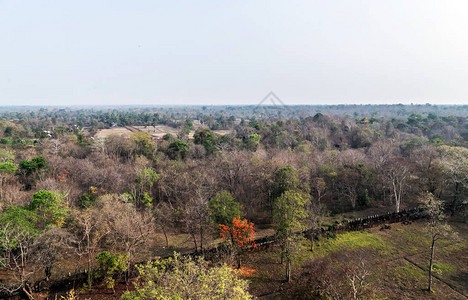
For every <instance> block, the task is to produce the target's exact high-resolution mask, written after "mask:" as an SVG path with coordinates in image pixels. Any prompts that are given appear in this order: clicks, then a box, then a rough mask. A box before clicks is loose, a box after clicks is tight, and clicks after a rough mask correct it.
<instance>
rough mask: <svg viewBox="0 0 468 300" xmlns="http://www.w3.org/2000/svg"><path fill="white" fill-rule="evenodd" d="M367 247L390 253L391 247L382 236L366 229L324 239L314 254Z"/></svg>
mask: <svg viewBox="0 0 468 300" xmlns="http://www.w3.org/2000/svg"><path fill="white" fill-rule="evenodd" d="M358 248H367V249H372V250H377V251H378V252H379V253H381V254H388V253H390V251H391V247H390V246H389V245H388V244H387V243H386V242H385V241H384V240H383V239H382V237H380V236H378V235H375V234H372V233H370V232H366V231H352V232H345V233H341V234H338V235H337V236H336V238H335V239H333V238H328V239H322V240H320V241H319V242H318V245H317V247H315V250H314V253H313V256H325V255H328V254H330V253H333V252H337V251H341V250H355V249H358Z"/></svg>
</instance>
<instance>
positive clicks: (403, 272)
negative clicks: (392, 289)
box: [392, 263, 426, 281]
mask: <svg viewBox="0 0 468 300" xmlns="http://www.w3.org/2000/svg"><path fill="white" fill-rule="evenodd" d="M392 275H393V276H394V278H395V279H396V280H398V281H406V280H408V279H411V280H423V279H425V278H426V273H425V272H423V270H421V269H419V268H418V267H416V266H413V265H412V264H409V263H408V264H405V265H403V266H397V267H395V268H394V269H393V270H392Z"/></svg>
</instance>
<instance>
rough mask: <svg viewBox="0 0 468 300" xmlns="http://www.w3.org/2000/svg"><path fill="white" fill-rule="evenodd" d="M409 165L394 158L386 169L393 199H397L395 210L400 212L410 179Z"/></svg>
mask: <svg viewBox="0 0 468 300" xmlns="http://www.w3.org/2000/svg"><path fill="white" fill-rule="evenodd" d="M409 175H410V173H409V167H408V165H407V164H406V163H405V162H403V161H401V160H397V159H394V160H392V161H389V162H388V163H387V164H386V166H385V170H384V176H385V177H386V179H387V181H388V182H387V184H388V186H389V188H390V190H391V192H392V195H393V200H394V201H395V211H396V212H397V213H398V212H400V207H401V202H402V199H403V195H404V193H405V192H406V188H407V185H408V180H409Z"/></svg>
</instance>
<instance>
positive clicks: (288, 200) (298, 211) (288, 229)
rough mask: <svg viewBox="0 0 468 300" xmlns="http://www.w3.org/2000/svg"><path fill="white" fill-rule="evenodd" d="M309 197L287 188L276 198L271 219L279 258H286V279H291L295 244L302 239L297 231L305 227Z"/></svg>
mask: <svg viewBox="0 0 468 300" xmlns="http://www.w3.org/2000/svg"><path fill="white" fill-rule="evenodd" d="M309 202H310V200H309V197H308V196H307V195H305V194H303V193H301V192H297V191H293V190H289V191H286V192H284V193H283V194H282V195H281V196H280V197H278V198H276V200H275V202H274V208H273V219H274V227H275V230H276V235H277V237H278V239H279V240H280V242H281V249H282V253H281V258H283V257H284V258H286V281H287V282H289V281H290V280H291V260H292V258H293V256H294V250H295V247H296V245H298V244H299V243H300V241H301V240H302V236H301V235H298V234H297V232H298V231H302V230H304V229H305V219H306V217H307V210H306V209H307V206H308V205H309Z"/></svg>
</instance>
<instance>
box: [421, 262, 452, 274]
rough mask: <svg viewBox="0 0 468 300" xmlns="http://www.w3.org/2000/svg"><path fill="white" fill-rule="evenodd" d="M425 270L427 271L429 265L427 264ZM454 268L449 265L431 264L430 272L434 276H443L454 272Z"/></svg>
mask: <svg viewBox="0 0 468 300" xmlns="http://www.w3.org/2000/svg"><path fill="white" fill-rule="evenodd" d="M426 269H429V264H427V266H426ZM454 270H455V268H454V267H453V266H452V265H449V264H443V263H434V264H432V271H433V272H434V273H436V274H439V275H440V274H445V273H449V272H452V271H454Z"/></svg>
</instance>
